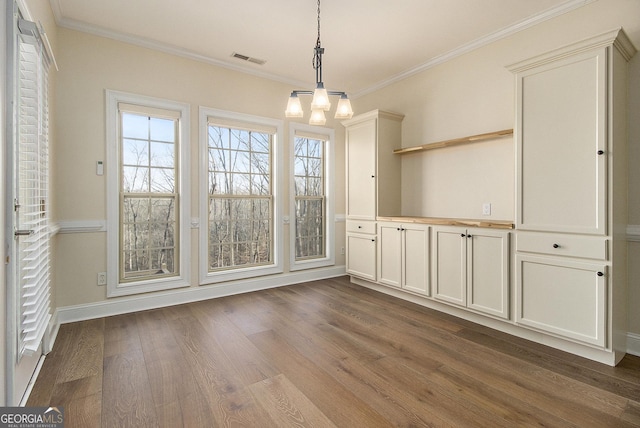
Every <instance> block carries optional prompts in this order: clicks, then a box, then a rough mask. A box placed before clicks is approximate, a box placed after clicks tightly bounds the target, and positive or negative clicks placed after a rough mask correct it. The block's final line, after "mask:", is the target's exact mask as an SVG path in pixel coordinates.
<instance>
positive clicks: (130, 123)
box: [122, 113, 149, 140]
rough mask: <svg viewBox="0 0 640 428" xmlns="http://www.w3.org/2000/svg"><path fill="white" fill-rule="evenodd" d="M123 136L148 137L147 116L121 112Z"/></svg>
mask: <svg viewBox="0 0 640 428" xmlns="http://www.w3.org/2000/svg"><path fill="white" fill-rule="evenodd" d="M122 137H123V138H142V139H144V140H146V139H148V138H149V118H148V117H147V116H141V115H138V114H131V113H123V114H122Z"/></svg>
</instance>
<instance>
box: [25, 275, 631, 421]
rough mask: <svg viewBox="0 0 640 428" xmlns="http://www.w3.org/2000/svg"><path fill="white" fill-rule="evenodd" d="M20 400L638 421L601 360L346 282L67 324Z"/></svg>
mask: <svg viewBox="0 0 640 428" xmlns="http://www.w3.org/2000/svg"><path fill="white" fill-rule="evenodd" d="M28 405H29V406H49V405H58V406H64V409H65V427H67V428H70V427H83V428H86V427H154V426H161V427H181V426H189V427H218V426H220V427H223V426H245V427H287V426H295V427H307V426H314V427H332V426H338V427H350V428H351V427H363V428H370V427H387V426H394V427H400V426H405V427H421V426H455V427H476V426H479V427H521V426H538V427H627V426H629V427H630V426H640V358H638V357H631V356H627V357H625V359H624V360H623V361H622V362H621V364H620V365H619V366H618V367H615V368H614V367H608V366H606V365H602V364H599V363H595V362H592V361H589V360H585V359H583V358H580V357H576V356H573V355H570V354H566V353H563V352H561V351H557V350H554V349H550V348H547V347H544V346H541V345H537V344H534V343H531V342H528V341H526V340H522V339H518V338H515V337H512V336H509V335H506V334H503V333H499V332H496V331H493V330H491V329H488V328H485V327H481V326H478V325H475V324H473V323H470V322H466V321H463V320H459V319H457V318H454V317H451V316H448V315H445V314H442V313H439V312H436V311H432V310H430V309H426V308H423V307H421V306H417V305H414V304H412V303H409V302H405V301H402V300H398V299H395V298H393V297H389V296H386V295H383V294H380V293H376V292H374V291H371V290H368V289H365V288H361V287H359V286H356V285H352V284H350V283H349V281H348V278H346V277H344V278H338V279H333V280H323V281H316V282H311V283H306V284H300V285H295V286H289V287H283V288H278V289H273V290H267V291H260V292H255V293H249V294H244V295H239V296H231V297H225V298H220V299H215V300H210V301H206V302H200V303H193V304H188V305H181V306H174V307H169V308H164V309H157V310H152V311H146V312H139V313H136V314H129V315H121V316H115V317H109V318H103V319H97V320H91V321H84V322H78V323H74V324H65V325H62V326H61V327H60V332H59V334H58V338H57V340H56V343H55V347H54V349H53V351H52V352H51V353H50V354H49V356H48V357H47V358H46V360H45V363H44V366H43V368H42V371H41V373H40V376H39V378H38V380H37V382H36V384H35V387H34V389H33V391H32V393H31V396H30V399H29V402H28Z"/></svg>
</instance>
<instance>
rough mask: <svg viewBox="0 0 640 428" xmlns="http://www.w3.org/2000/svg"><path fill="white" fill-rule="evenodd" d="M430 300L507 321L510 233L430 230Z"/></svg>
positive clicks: (447, 228)
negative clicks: (431, 248) (431, 290)
mask: <svg viewBox="0 0 640 428" xmlns="http://www.w3.org/2000/svg"><path fill="white" fill-rule="evenodd" d="M432 255H433V263H432V266H433V269H432V270H433V297H434V298H435V299H436V300H440V301H443V302H447V303H452V304H455V305H458V306H462V307H466V308H469V309H473V310H475V311H479V312H482V313H485V314H488V315H493V316H496V317H499V318H504V319H507V318H509V232H505V231H494V230H489V229H465V228H461V227H434V229H433V250H432Z"/></svg>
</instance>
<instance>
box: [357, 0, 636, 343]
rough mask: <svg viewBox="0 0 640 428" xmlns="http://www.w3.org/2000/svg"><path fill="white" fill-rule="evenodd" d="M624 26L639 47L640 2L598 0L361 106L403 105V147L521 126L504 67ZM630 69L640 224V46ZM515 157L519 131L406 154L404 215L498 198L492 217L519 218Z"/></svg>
mask: <svg viewBox="0 0 640 428" xmlns="http://www.w3.org/2000/svg"><path fill="white" fill-rule="evenodd" d="M617 27H623V28H624V30H625V32H626V33H627V35H628V36H629V37H630V38H631V40H632V41H633V43H634V44H635V46H636V48H640V1H637V0H598V1H596V2H593V3H590V4H588V5H586V6H584V7H582V8H580V9H577V10H574V11H572V12H570V13H567V14H564V15H562V16H559V17H557V18H554V19H552V20H549V21H546V22H544V23H541V24H539V25H536V26H535V27H532V28H529V29H527V30H524V31H521V32H519V33H517V34H514V35H512V36H510V37H508V38H505V39H502V40H500V41H497V42H495V43H492V44H490V45H487V46H485V47H482V48H480V49H477V50H476V51H473V52H471V53H468V54H466V55H462V56H460V57H458V58H456V59H454V60H452V61H449V62H447V63H445V64H442V65H439V66H436V67H433V68H431V69H428V70H425V71H423V72H421V73H419V74H416V75H414V76H412V77H410V78H408V79H405V80H403V81H401V82H398V83H395V84H393V85H390V86H388V87H385V88H382V89H380V90H379V91H376V92H374V93H372V94H369V95H366V96H363V97H361V98H358V99H356V100H355V101H354V103H353V104H354V108H355V109H357V110H358V111H367V110H369V109H374V108H379V109H384V110H389V111H396V112H399V113H403V114H405V119H404V122H403V127H402V132H403V143H402V144H403V146H404V147H408V146H415V145H421V144H425V143H429V142H436V141H441V140H447V139H451V138H457V137H464V136H468V135H474V134H480V133H485V132H491V131H498V130H502V129H508V128H513V126H514V117H515V115H514V113H515V103H514V99H515V93H514V88H515V82H514V78H513V75H512V74H511V73H510V72H509V71H508V70H507V69H506V66H508V65H510V64H513V63H515V62H517V61H520V60H523V59H526V58H530V57H532V56H534V55H537V54H541V53H544V52H547V51H549V50H552V49H554V48H557V47H560V46H563V45H566V44H569V43H573V42H576V41H579V40H583V39H585V38H588V37H591V36H594V35H597V34H600V33H603V32H605V31H608V30H612V29H614V28H617ZM423 42H424V43H429V41H428V40H426V41H423ZM629 72H630V73H629V74H630V76H629V94H630V100H629V111H628V114H629V124H630V129H629V131H630V132H629V136H630V138H629V142H630V148H629V156H630V160H629V162H630V177H629V208H630V210H629V224H632V225H640V169H638V168H636V167H634V165H638V163H640V120H639V118H640V54H637V55H636V56H635V57H634V59H633V60H632V61H631V63H630V66H629ZM514 165H515V157H514V147H513V138H502V139H498V140H494V141H489V142H482V143H478V144H477V145H470V146H462V147H457V148H448V149H441V150H433V151H428V152H422V153H419V154H408V155H403V158H402V168H403V174H402V187H403V193H402V196H403V203H402V210H403V214H405V215H418V216H420V215H422V216H444V217H462V218H466V217H471V218H484V217H482V215H481V213H482V212H481V208H482V203H483V202H490V203H492V216H490V217H488V218H489V219H496V220H514V219H515V217H514V215H515V214H514V205H515V201H514V199H515V192H514V181H515V170H514ZM629 249H630V252H629V262H630V263H629V266H630V271H629V298H630V299H629V304H630V308H629V313H630V319H629V322H630V324H629V330H630V331H631V332H633V333H636V334H640V263H638V261H639V260H640V243H629Z"/></svg>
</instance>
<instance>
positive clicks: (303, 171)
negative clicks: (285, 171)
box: [293, 157, 308, 177]
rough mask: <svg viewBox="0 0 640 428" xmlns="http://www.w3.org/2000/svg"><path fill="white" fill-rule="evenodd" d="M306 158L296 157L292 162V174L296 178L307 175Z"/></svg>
mask: <svg viewBox="0 0 640 428" xmlns="http://www.w3.org/2000/svg"><path fill="white" fill-rule="evenodd" d="M306 160H307V158H301V157H297V158H295V160H294V165H293V173H294V174H295V175H296V176H298V177H304V176H305V175H307V171H308V170H307V162H306Z"/></svg>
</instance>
